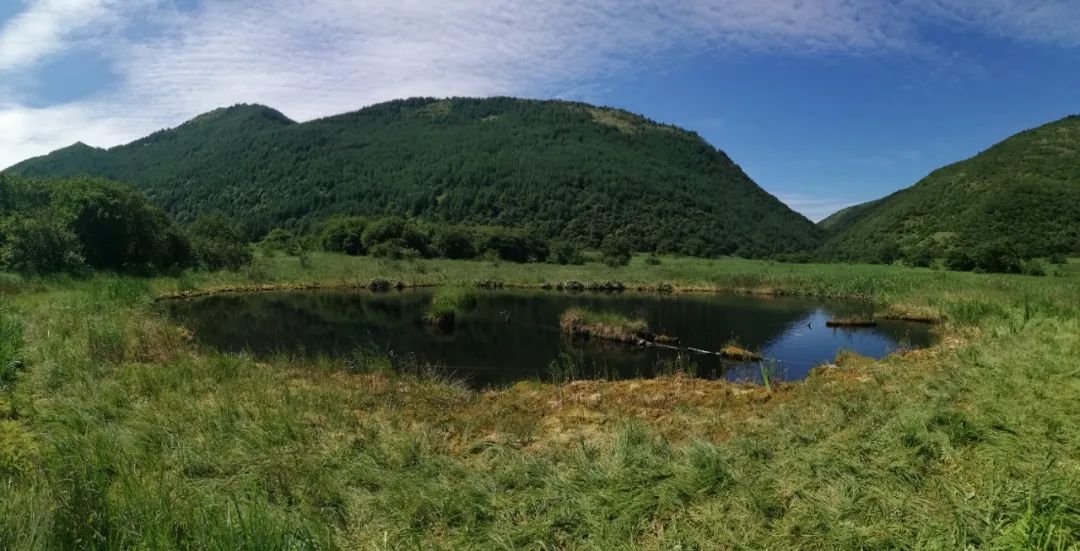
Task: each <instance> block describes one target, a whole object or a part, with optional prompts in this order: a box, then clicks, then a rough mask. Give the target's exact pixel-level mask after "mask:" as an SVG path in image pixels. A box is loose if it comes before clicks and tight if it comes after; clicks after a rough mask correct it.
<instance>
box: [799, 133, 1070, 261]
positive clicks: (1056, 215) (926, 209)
mask: <svg viewBox="0 0 1080 551" xmlns="http://www.w3.org/2000/svg"><path fill="white" fill-rule="evenodd" d="M819 225H820V226H821V227H822V228H823V230H825V231H826V232H828V233H829V234H830V235H831V237H830V238H829V239H828V241H827V242H826V244H825V245H824V246H823V248H822V250H821V253H820V255H821V257H822V258H823V259H827V260H855V261H871V262H884V263H891V262H895V261H897V260H903V261H907V262H908V263H911V264H915V265H923V264H926V263H927V262H929V261H930V260H931V259H944V260H945V263H946V265H947V266H948V267H949V268H952V269H959V270H964V269H972V268H976V269H983V270H985V271H1020V270H1021V268H1022V265H1021V264H1022V261H1023V260H1025V259H1030V258H1033V257H1058V258H1060V257H1061V256H1062V255H1065V254H1070V253H1076V252H1080V117H1069V118H1066V119H1063V120H1060V121H1057V122H1054V123H1051V124H1047V125H1044V126H1041V127H1039V128H1035V129H1032V130H1028V131H1025V132H1022V133H1020V134H1017V135H1016V136H1013V137H1011V138H1009V139H1007V140H1005V141H1004V142H1001V143H999V144H997V145H995V146H993V147H991V148H990V149H988V150H987V151H985V152H983V153H981V154H979V155H977V156H975V157H973V158H971V159H968V160H966V161H962V162H959V163H956V164H953V165H950V166H947V167H945V168H942V169H940V170H937V171H935V172H934V173H932V174H930V175H929V176H927V177H926V178H925V179H923V180H922V181H920V182H919V183H917V184H915V185H914V186H913V187H910V188H908V189H905V190H902V191H899V192H897V193H894V194H892V195H890V196H888V197H886V198H884V199H879V200H877V201H873V202H871V203H866V204H863V205H858V206H856V207H853V208H850V209H846V210H845V211H841V212H839V213H837V214H835V215H833V216H831V217H829V218H827V219H826V220H823V221H822V222H821V223H820V224H819Z"/></svg>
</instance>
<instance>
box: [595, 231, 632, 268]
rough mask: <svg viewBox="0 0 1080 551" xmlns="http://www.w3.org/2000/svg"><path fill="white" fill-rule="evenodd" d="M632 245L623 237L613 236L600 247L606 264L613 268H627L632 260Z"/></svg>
mask: <svg viewBox="0 0 1080 551" xmlns="http://www.w3.org/2000/svg"><path fill="white" fill-rule="evenodd" d="M630 252H631V249H630V243H629V242H628V241H627V240H626V239H624V238H622V237H621V236H617V235H612V236H609V237H608V238H607V239H605V240H604V243H603V244H602V245H601V246H600V253H601V255H603V259H604V263H605V264H607V265H608V266H611V267H613V268H614V267H618V266H626V265H627V264H629V263H630V258H631V254H630Z"/></svg>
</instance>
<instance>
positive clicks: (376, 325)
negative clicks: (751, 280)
mask: <svg viewBox="0 0 1080 551" xmlns="http://www.w3.org/2000/svg"><path fill="white" fill-rule="evenodd" d="M433 294H434V292H433V291H431V290H408V291H401V292H389V293H368V292H326V291H316V292H282V293H256V294H243V295H242V294H229V295H216V296H209V297H204V298H200V299H195V300H189V301H176V302H170V303H168V304H167V308H168V309H169V311H170V312H171V314H172V315H173V316H174V317H175V318H176V319H178V320H179V321H180V322H182V323H183V324H184V325H186V326H187V327H188V328H189V329H191V330H192V331H193V332H194V334H195V338H196V339H197V340H198V341H199V342H200V343H202V344H204V345H209V346H213V347H215V348H218V349H220V350H223V351H230V352H239V351H245V350H247V351H251V352H252V353H254V354H257V355H269V354H274V353H280V352H290V353H300V354H305V355H310V356H319V355H328V354H329V355H344V354H351V353H354V352H355V351H356V350H358V349H367V350H371V349H375V350H377V351H380V352H383V353H387V354H392V355H393V356H394V357H396V358H411V359H415V360H417V361H419V362H422V363H432V364H435V365H437V366H441V367H442V368H445V369H446V370H447V371H448V372H449V374H450V375H451V376H454V377H459V378H463V379H465V380H466V381H468V382H469V383H470V384H471V385H473V386H475V387H485V386H492V385H494V386H497V385H503V384H509V383H513V382H516V381H520V380H525V379H541V380H548V379H551V378H552V376H553V373H554V371H553V368H552V362H553V361H555V360H559V361H560V363H561V365H563V366H566V365H568V364H569V365H573V366H574V369H575V370H576V372H577V373H576V375H577V376H579V377H607V378H631V377H650V376H655V375H656V374H657V373H658V372H663V371H664V369H665V368H664V367H663V366H664V363H665V362H667V363H668V364H670V362H671V361H672V360H674V359H675V358H676V356H677V353H675V352H672V351H668V350H659V349H639V348H636V347H628V346H626V345H618V344H612V343H606V342H599V341H595V340H594V341H585V342H582V341H580V340H573V339H570V338H569V337H567V336H565V335H563V334H562V333H561V332H560V330H559V317H560V316H561V315H562V313H563V312H564V311H565V310H566V309H568V308H570V307H574V306H580V307H585V308H589V309H595V310H604V311H615V312H621V313H624V314H628V315H637V316H643V317H644V318H645V319H646V320H648V323H649V329H650V331H653V332H656V333H663V334H667V335H672V336H677V337H679V338H681V339H682V345H683V346H690V347H694V348H700V349H704V350H719V349H721V348H722V347H723V346H724V345H725V344H726V343H728V342H729V341H730V340H732V339H734V340H735V341H737V342H738V343H739V344H740V345H741V346H743V347H745V348H749V349H751V350H755V351H759V352H760V353H761V354H762V355H763V356H764V357H766V358H768V359H770V360H771V361H769V362H766V367H769V368H770V369H771V370H773V371H775V372H776V378H779V379H785V380H797V379H802V378H803V377H806V375H807V374H808V373H809V372H810V370H811V369H812V368H814V367H815V366H818V365H821V364H823V363H828V362H830V361H832V360H833V359H834V358H835V357H836V354H837V352H839V351H841V350H851V351H855V352H858V353H859V354H862V355H865V356H871V357H875V358H881V357H884V356H886V355H888V354H890V353H892V352H894V351H897V350H899V349H907V348H920V347H925V346H928V345H929V344H930V342H931V335H930V329H929V327H928V326H926V325H921V324H916V323H910V322H900V321H897V322H891V321H887V322H882V323H881V324H880V325H879V326H878V327H872V328H860V329H830V328H827V327H825V322H826V321H827V320H829V319H830V318H831V317H835V316H842V315H850V314H858V313H870V312H871V306H870V305H868V304H866V303H862V302H852V301H822V300H817V299H806V298H789V297H778V298H760V297H745V296H727V295H685V294H680V295H649V294H636V293H624V294H616V295H601V294H586V293H582V294H572V293H553V292H531V291H478V292H477V295H478V299H479V300H478V302H477V304H476V306H475V307H474V308H471V309H469V310H468V311H466V312H463V313H460V314H458V317H457V323H456V324H455V326H454V328H453V330H451V331H440V330H439V329H436V328H432V327H429V326H426V325H425V324H423V323H421V322H420V318H421V316H423V314H424V312H425V311H426V310H427V308H428V306H429V304H430V303H431V298H432V295H433ZM687 357H689V358H690V359H692V360H693V362H694V363H695V364H696V366H697V369H696V372H697V374H698V375H699V376H702V377H710V378H721V377H722V378H727V379H732V380H747V379H757V378H758V377H759V372H760V366H759V365H758V364H756V363H755V364H753V365H750V364H737V363H732V362H729V361H725V360H721V359H719V358H717V357H715V356H708V355H699V354H690V355H688V356H687Z"/></svg>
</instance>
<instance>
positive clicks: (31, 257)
mask: <svg viewBox="0 0 1080 551" xmlns="http://www.w3.org/2000/svg"><path fill="white" fill-rule="evenodd" d="M0 233H2V234H3V235H4V236H5V237H4V246H3V247H2V248H0V264H2V265H3V266H4V267H5V268H6V269H9V270H12V271H15V272H19V273H22V274H31V275H41V274H49V273H55V272H68V273H73V272H78V271H80V270H82V269H84V268H85V263H84V259H83V255H82V246H81V244H80V243H79V238H78V236H76V235H75V233H74V232H72V231H71V230H70V229H68V228H67V226H66V225H65V224H63V223H61V222H59V221H58V220H57V218H56V216H54V215H53V214H52V213H49V212H39V213H37V214H34V215H31V216H26V217H18V218H9V219H8V220H6V221H5V222H4V224H2V226H0Z"/></svg>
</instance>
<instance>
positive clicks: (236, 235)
mask: <svg viewBox="0 0 1080 551" xmlns="http://www.w3.org/2000/svg"><path fill="white" fill-rule="evenodd" d="M188 233H189V234H190V235H191V245H192V249H193V250H194V253H195V258H196V259H198V261H199V264H200V265H202V266H203V267H204V268H206V269H207V270H212V271H216V270H232V271H236V270H239V269H240V268H243V267H244V266H247V265H248V264H250V263H251V260H252V256H253V255H252V253H251V246H250V244H249V243H248V241H247V236H246V235H245V234H244V230H243V229H242V228H241V227H240V225H239V224H237V223H236V221H234V220H233V219H232V218H230V217H229V216H228V215H227V214H225V213H224V212H221V211H214V212H211V213H208V214H205V215H203V216H200V217H199V218H198V219H196V220H195V222H193V223H192V224H191V227H190V228H189V229H188Z"/></svg>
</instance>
